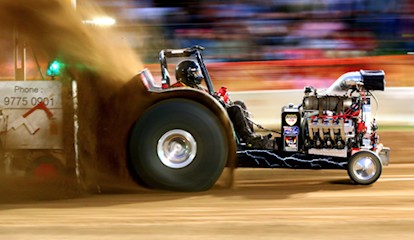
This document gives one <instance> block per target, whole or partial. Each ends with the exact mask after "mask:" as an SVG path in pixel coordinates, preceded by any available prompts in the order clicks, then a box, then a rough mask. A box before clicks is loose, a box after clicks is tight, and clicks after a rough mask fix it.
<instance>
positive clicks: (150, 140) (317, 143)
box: [128, 46, 390, 191]
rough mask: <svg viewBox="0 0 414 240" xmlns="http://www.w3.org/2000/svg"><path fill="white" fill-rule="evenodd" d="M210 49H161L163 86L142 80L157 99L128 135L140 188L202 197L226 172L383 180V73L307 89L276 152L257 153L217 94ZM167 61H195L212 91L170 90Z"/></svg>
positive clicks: (286, 112) (285, 111)
mask: <svg viewBox="0 0 414 240" xmlns="http://www.w3.org/2000/svg"><path fill="white" fill-rule="evenodd" d="M203 49H204V48H202V47H200V46H194V47H191V48H185V49H165V50H162V51H161V52H160V63H161V76H162V78H161V84H157V83H156V82H155V81H154V79H153V77H152V75H151V73H150V72H149V70H148V69H144V70H143V71H141V72H140V74H139V75H138V76H137V77H136V80H138V81H141V83H143V84H144V86H145V87H146V89H147V91H148V93H149V94H150V95H151V96H152V99H157V100H155V101H154V104H152V105H151V106H150V107H149V108H147V109H146V110H145V111H143V112H142V113H140V114H139V118H138V120H137V121H136V122H135V123H134V124H133V126H132V128H131V131H130V133H129V135H128V169H129V171H130V173H131V174H132V175H133V176H134V178H135V179H136V180H137V182H138V183H140V184H142V185H144V186H147V187H150V188H160V189H167V190H178V191H202V190H206V189H209V188H210V187H211V186H212V185H213V184H214V183H215V182H216V181H217V179H218V178H219V176H220V174H221V173H222V171H223V169H224V167H225V166H229V167H261V168H303V169H308V168H309V169H344V170H347V172H348V175H349V177H350V178H351V179H352V180H353V182H355V183H357V184H364V185H367V184H372V183H374V182H375V181H376V180H377V179H378V178H379V177H380V175H381V172H382V166H383V165H388V162H389V153H390V149H389V148H387V147H384V146H383V144H382V143H380V142H379V137H378V134H377V131H376V130H377V125H376V121H375V118H373V116H372V113H371V101H372V100H375V101H376V98H375V96H374V95H373V94H372V91H377V90H378V91H384V88H385V76H384V75H385V74H384V71H382V70H360V71H355V72H348V73H345V74H344V75H342V76H341V77H339V78H338V79H337V80H336V81H335V82H334V83H333V84H332V85H331V86H330V87H329V88H328V89H323V90H318V89H315V88H313V87H306V88H305V90H304V97H303V100H302V103H301V104H299V105H293V104H289V105H287V106H285V107H283V108H282V113H281V114H282V122H281V132H280V135H279V136H276V137H275V138H274V142H275V147H274V148H272V149H267V148H253V147H251V146H249V145H248V144H246V142H243V139H241V138H240V136H238V133H237V132H235V130H234V128H233V124H232V123H231V121H230V120H229V116H228V115H227V112H226V110H225V108H226V104H229V103H224V101H223V99H222V96H220V94H218V93H217V92H216V91H215V90H214V87H213V84H212V81H211V78H210V75H209V73H208V70H207V68H206V66H205V64H204V61H203V57H202V54H201V52H202V50H203ZM167 58H187V59H188V58H191V59H194V60H195V61H196V62H197V63H198V65H199V66H200V68H201V73H202V75H203V76H204V81H205V85H206V89H205V90H199V89H193V88H170V86H171V85H172V79H171V77H170V75H169V70H168V64H167ZM134 80H135V79H134ZM220 93H221V94H223V92H220ZM224 94H225V92H224ZM230 104H231V103H230Z"/></svg>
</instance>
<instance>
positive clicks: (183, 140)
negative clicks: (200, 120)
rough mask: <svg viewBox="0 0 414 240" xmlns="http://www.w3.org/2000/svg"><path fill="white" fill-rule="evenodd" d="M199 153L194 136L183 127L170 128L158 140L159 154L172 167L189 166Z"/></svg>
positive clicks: (165, 163)
mask: <svg viewBox="0 0 414 240" xmlns="http://www.w3.org/2000/svg"><path fill="white" fill-rule="evenodd" d="M196 154H197V144H196V141H195V139H194V137H193V136H192V135H191V134H190V133H189V132H187V131H185V130H182V129H174V130H170V131H168V132H166V133H164V135H162V136H161V138H160V139H159V140H158V144H157V155H158V158H159V159H160V160H161V162H162V163H163V164H164V165H165V166H167V167H170V168H183V167H186V166H188V165H189V164H190V163H191V162H192V161H193V160H194V158H195V156H196Z"/></svg>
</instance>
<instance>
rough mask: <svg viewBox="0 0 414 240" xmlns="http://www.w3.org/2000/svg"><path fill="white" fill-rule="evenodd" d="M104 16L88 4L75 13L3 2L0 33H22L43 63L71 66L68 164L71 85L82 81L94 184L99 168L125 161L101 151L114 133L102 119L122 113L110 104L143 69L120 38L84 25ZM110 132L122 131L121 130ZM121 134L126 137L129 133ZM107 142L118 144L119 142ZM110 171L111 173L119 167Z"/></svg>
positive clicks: (42, 4)
mask: <svg viewBox="0 0 414 240" xmlns="http://www.w3.org/2000/svg"><path fill="white" fill-rule="evenodd" d="M100 15H103V12H102V11H101V10H100V9H99V8H98V7H96V6H94V5H93V4H92V3H87V2H86V1H82V6H79V7H78V8H76V10H75V9H74V8H73V7H72V6H71V5H70V1H69V0H65V1H64V0H35V1H32V0H0V28H6V29H10V31H11V29H12V28H14V29H16V30H17V31H18V33H19V35H20V36H21V37H22V38H23V39H24V41H25V43H26V44H27V45H28V46H30V47H31V48H32V49H34V50H35V51H36V54H37V55H38V58H39V59H40V62H43V63H44V62H47V61H50V60H51V59H55V58H58V59H60V60H61V61H63V62H64V63H65V64H66V68H65V70H66V75H65V76H63V77H61V78H60V79H59V80H60V81H62V83H63V86H65V87H64V90H63V91H64V92H63V94H62V95H63V98H64V99H63V102H64V103H65V102H66V106H64V108H65V107H66V112H65V116H64V117H65V119H66V122H64V125H65V128H64V141H65V150H66V151H67V152H68V153H67V155H68V159H73V157H74V156H73V139H74V138H73V122H72V120H73V108H72V106H71V104H72V99H71V90H70V87H71V84H70V83H71V80H72V79H76V80H77V83H78V100H79V106H78V118H79V123H80V126H79V134H78V138H79V148H80V149H79V155H80V158H81V159H82V161H83V162H82V164H83V166H82V167H83V168H84V169H88V171H89V172H88V171H86V172H88V173H87V175H89V176H88V177H90V178H94V177H95V176H93V175H95V173H94V172H93V171H97V170H96V169H98V168H97V165H98V164H101V163H102V162H104V161H105V159H102V158H105V157H107V158H111V157H113V158H118V157H119V156H115V155H116V154H115V155H114V154H112V155H111V154H109V155H108V154H106V153H105V149H102V148H101V147H100V146H101V145H100V141H101V140H102V138H104V137H109V136H107V135H106V136H104V134H102V131H104V132H105V129H107V127H108V126H105V125H106V124H107V123H108V122H107V123H105V124H103V123H102V119H105V118H108V117H110V116H108V113H110V112H111V111H112V112H114V109H117V107H118V106H116V105H114V104H107V101H108V99H110V98H113V96H114V95H116V94H117V92H118V91H119V90H120V89H124V88H125V84H126V83H127V82H128V81H130V80H131V78H133V76H134V75H135V74H136V73H137V72H138V71H139V70H141V69H142V68H143V64H142V63H141V61H140V59H139V57H138V56H137V55H136V53H135V52H134V51H133V50H132V49H131V48H130V47H129V46H128V44H127V43H126V41H125V40H124V39H123V38H122V36H121V35H120V33H117V32H116V31H115V30H113V29H111V28H100V27H97V26H90V25H85V24H83V23H82V20H85V19H89V18H91V17H93V16H100ZM3 32H4V31H3ZM65 99H66V100H65ZM119 104H123V105H125V102H122V103H121V101H120V103H119ZM120 108H122V107H120ZM124 111H127V110H124ZM115 115H116V114H115ZM121 117H122V116H117V121H122V119H120V118H121ZM109 122H110V121H109ZM109 127H111V128H113V131H118V129H117V128H118V127H117V126H109ZM120 131H121V132H123V133H125V131H126V130H125V129H124V130H120ZM124 135H125V134H124ZM112 137H113V138H116V136H112ZM105 141H106V142H111V141H113V142H116V141H117V139H113V140H111V139H105ZM119 144H120V145H121V144H123V142H122V141H120V142H119ZM119 147H121V148H124V147H125V146H119ZM123 150H124V149H123ZM121 155H122V154H121ZM121 157H125V156H121ZM85 159H86V160H85ZM118 160H119V159H118ZM108 161H109V162H110V161H113V159H112V160H108ZM109 165H110V166H107V167H106V168H112V167H113V166H111V164H109ZM115 165H119V164H115ZM68 166H69V168H74V167H75V164H74V163H72V162H69V163H68ZM91 169H93V171H91Z"/></svg>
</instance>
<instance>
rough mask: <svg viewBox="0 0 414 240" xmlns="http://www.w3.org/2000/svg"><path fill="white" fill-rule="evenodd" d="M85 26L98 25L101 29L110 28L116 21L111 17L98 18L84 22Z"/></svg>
mask: <svg viewBox="0 0 414 240" xmlns="http://www.w3.org/2000/svg"><path fill="white" fill-rule="evenodd" d="M82 22H83V23H84V24H90V25H96V26H101V27H109V26H112V25H115V23H116V20H115V19H113V18H111V17H97V18H93V19H89V20H84V21H82Z"/></svg>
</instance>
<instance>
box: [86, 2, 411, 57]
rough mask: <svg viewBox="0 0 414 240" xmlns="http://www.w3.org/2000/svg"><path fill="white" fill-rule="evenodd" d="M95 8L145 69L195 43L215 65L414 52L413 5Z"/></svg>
mask: <svg viewBox="0 0 414 240" xmlns="http://www.w3.org/2000/svg"><path fill="white" fill-rule="evenodd" d="M95 1H96V2H97V3H98V4H99V5H100V6H101V7H103V8H105V9H106V10H107V11H108V12H110V13H111V14H112V15H113V16H112V17H114V18H115V19H116V20H117V28H119V29H122V31H124V32H125V33H126V34H127V35H126V36H127V38H128V40H129V41H130V42H131V45H132V46H133V47H134V48H135V49H136V50H137V51H139V53H140V55H141V57H142V58H143V60H144V61H146V62H155V61H157V56H158V55H157V54H158V51H159V50H160V47H161V48H182V47H189V46H192V45H195V44H198V45H202V46H204V47H206V48H207V49H208V56H206V57H208V58H209V59H211V60H214V61H250V60H281V59H320V58H342V57H360V56H377V55H396V54H407V53H410V52H411V51H414V27H413V24H412V23H413V22H414V1H413V0H294V1H293V0H229V1H217V0H199V1H197V0H184V1H169V0H118V1H116V0H95ZM79 2H80V3H81V1H79ZM138 32H139V34H137V33H138Z"/></svg>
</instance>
